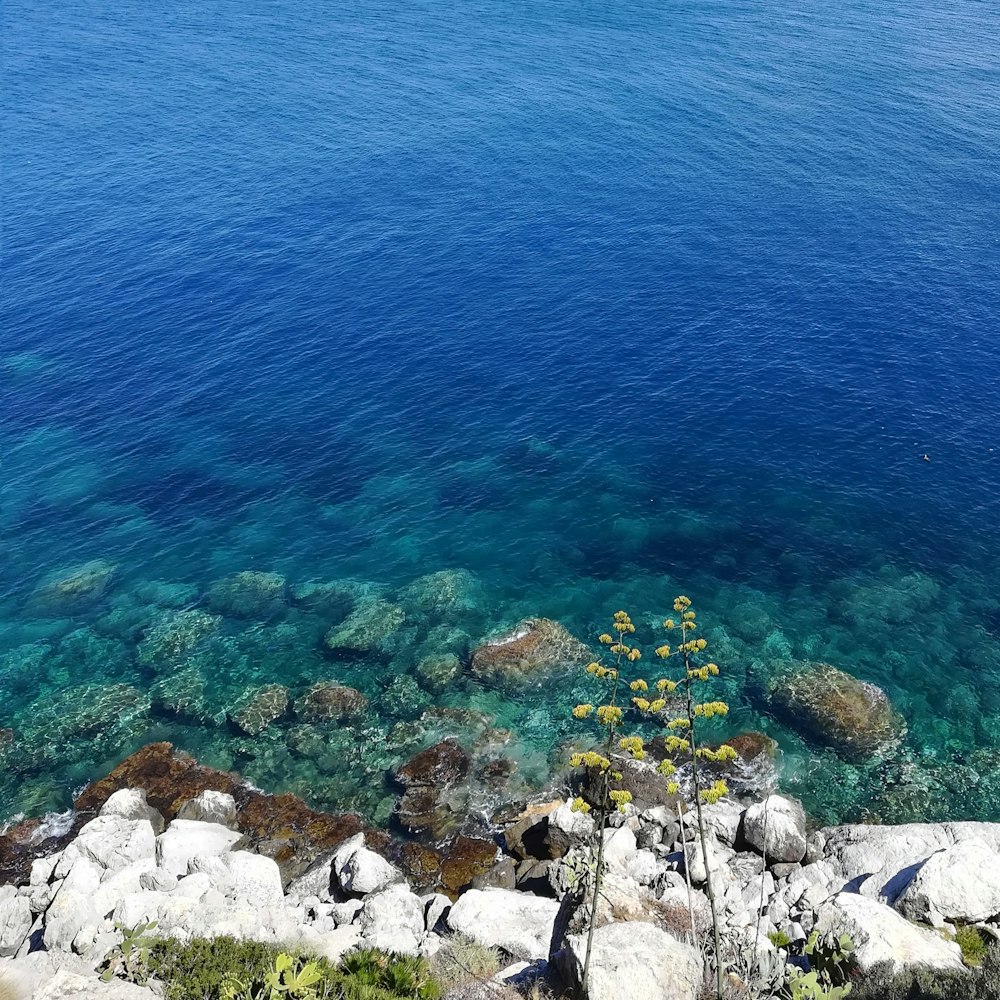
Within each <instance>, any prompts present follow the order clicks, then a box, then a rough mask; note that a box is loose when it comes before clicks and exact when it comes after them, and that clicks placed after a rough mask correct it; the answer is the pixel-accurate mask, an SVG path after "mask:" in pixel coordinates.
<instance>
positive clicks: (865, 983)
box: [851, 948, 1000, 1000]
mask: <svg viewBox="0 0 1000 1000" xmlns="http://www.w3.org/2000/svg"><path fill="white" fill-rule="evenodd" d="M997 951H998V949H996V948H989V949H988V950H987V952H986V954H985V955H984V956H983V964H982V965H981V966H980V968H978V969H971V970H968V971H965V972H942V971H935V970H932V969H919V970H913V971H910V972H901V973H898V974H893V972H892V968H891V966H889V967H882V968H879V967H876V968H874V969H872V970H871V971H870V972H868V973H867V974H866V975H864V976H858V977H857V978H855V979H854V992H853V993H852V994H851V1000H1000V958H998V954H997Z"/></svg>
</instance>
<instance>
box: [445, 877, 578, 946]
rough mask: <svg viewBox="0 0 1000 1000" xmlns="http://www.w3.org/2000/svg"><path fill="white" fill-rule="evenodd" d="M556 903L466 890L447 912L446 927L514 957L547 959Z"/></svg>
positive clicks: (500, 891) (525, 895)
mask: <svg viewBox="0 0 1000 1000" xmlns="http://www.w3.org/2000/svg"><path fill="white" fill-rule="evenodd" d="M558 912H559V903H558V902H556V900H554V899H544V898H542V897H540V896H531V895H529V894H528V893H524V892H515V891H513V890H511V889H469V890H467V891H466V892H464V893H463V894H462V895H461V896H460V897H459V898H458V902H456V903H455V904H454V905H453V906H452V908H451V909H450V910H449V911H448V916H447V917H446V921H447V924H448V927H449V928H451V930H453V931H455V932H456V933H458V934H464V935H465V936H466V937H470V938H472V939H473V940H474V941H478V942H479V944H481V945H485V946H486V947H487V948H503V950H504V951H506V952H508V953H509V954H511V955H512V956H513V957H514V958H520V959H524V960H526V961H533V960H535V959H539V958H548V957H549V945H550V944H551V942H552V929H553V926H554V924H555V920H556V914H557V913H558Z"/></svg>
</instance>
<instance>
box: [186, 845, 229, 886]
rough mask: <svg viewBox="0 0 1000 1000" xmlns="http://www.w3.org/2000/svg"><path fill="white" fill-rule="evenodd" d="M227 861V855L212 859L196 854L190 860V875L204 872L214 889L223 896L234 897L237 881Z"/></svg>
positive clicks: (219, 855) (217, 855) (213, 856)
mask: <svg viewBox="0 0 1000 1000" xmlns="http://www.w3.org/2000/svg"><path fill="white" fill-rule="evenodd" d="M225 859H226V855H225V854H215V855H212V856H210V857H206V856H203V855H201V854H196V855H195V856H194V857H193V858H188V867H187V870H188V874H189V875H193V874H194V873H195V872H202V873H204V874H205V875H208V876H209V877H210V878H211V879H212V886H213V888H215V889H218V890H219V892H221V893H222V895H223V896H233V895H235V894H236V880H235V879H234V878H233V873H232V872H231V871H230V870H229V865H227V864H226V860H225Z"/></svg>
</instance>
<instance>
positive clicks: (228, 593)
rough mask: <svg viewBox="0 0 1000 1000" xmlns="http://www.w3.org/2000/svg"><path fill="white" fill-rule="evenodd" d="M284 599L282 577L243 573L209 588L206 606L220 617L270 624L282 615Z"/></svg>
mask: <svg viewBox="0 0 1000 1000" xmlns="http://www.w3.org/2000/svg"><path fill="white" fill-rule="evenodd" d="M287 596H288V586H287V584H286V583H285V578H284V577H283V576H279V575H278V574H277V573H261V572H260V571H259V570H244V571H243V572H242V573H234V574H233V575H232V576H227V577H225V578H224V579H222V580H218V581H216V582H215V583H214V584H212V587H211V589H210V590H209V592H208V593H207V594H206V595H205V603H206V604H207V605H208V607H209V608H210V609H211V610H212V611H214V612H215V613H216V614H219V615H227V616H229V617H231V618H253V619H256V620H258V621H269V620H270V619H272V618H277V617H278V616H279V615H280V614H282V613H283V612H284V610H285V601H286V598H287Z"/></svg>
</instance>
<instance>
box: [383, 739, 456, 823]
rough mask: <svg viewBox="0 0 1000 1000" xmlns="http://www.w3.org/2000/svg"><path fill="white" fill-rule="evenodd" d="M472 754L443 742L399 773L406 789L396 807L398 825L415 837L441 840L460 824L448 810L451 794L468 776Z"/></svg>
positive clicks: (427, 750)
mask: <svg viewBox="0 0 1000 1000" xmlns="http://www.w3.org/2000/svg"><path fill="white" fill-rule="evenodd" d="M470 764H471V759H470V757H469V754H468V753H467V752H466V751H465V750H463V749H462V747H460V746H459V745H458V743H457V742H455V741H454V740H442V741H441V742H440V743H435V744H434V746H432V747H428V748H427V749H426V750H421V751H420V752H419V753H418V754H415V755H414V756H413V757H411V758H410V759H409V760H408V761H407V762H406V763H405V764H403V765H402V767H400V768H399V769H398V770H397V771H396V780H397V781H398V782H399V783H400V784H401V785H402V786H403V787H404V788H405V789H406V790H405V791H404V793H403V794H402V796H400V799H399V802H398V803H397V806H396V813H397V815H398V817H399V821H400V822H401V823H402V824H403V826H405V827H406V828H407V829H409V830H411V831H412V832H414V833H418V832H429V833H432V834H433V835H434V836H441V835H443V834H444V833H445V832H447V830H448V829H449V828H454V825H455V823H456V821H457V818H456V815H455V813H454V811H453V810H452V809H451V808H449V806H448V802H447V798H448V791H449V790H450V789H451V788H453V787H454V786H455V785H456V784H457V783H458V782H459V781H461V780H462V779H463V778H464V777H465V776H466V775H467V774H468V773H469V766H470Z"/></svg>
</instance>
